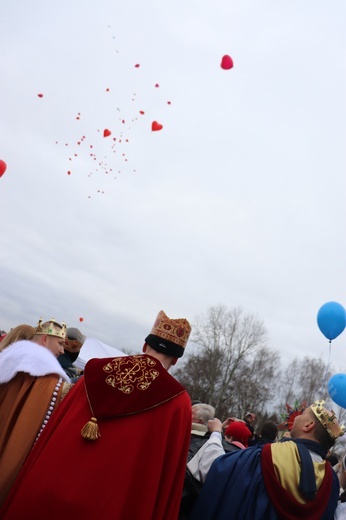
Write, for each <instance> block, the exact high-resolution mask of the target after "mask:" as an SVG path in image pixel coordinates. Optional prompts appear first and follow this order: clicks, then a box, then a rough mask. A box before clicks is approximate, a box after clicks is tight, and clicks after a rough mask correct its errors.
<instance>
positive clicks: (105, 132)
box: [103, 128, 112, 137]
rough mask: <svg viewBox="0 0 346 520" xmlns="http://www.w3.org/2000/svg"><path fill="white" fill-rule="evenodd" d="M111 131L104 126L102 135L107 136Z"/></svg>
mask: <svg viewBox="0 0 346 520" xmlns="http://www.w3.org/2000/svg"><path fill="white" fill-rule="evenodd" d="M111 133H112V132H111V131H110V130H108V128H106V129H105V130H103V137H109V136H110V135H111Z"/></svg>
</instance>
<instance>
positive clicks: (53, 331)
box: [35, 318, 66, 339]
mask: <svg viewBox="0 0 346 520" xmlns="http://www.w3.org/2000/svg"><path fill="white" fill-rule="evenodd" d="M35 334H39V335H43V334H46V335H47V336H57V337H58V338H62V339H65V338H66V323H65V322H64V321H63V322H62V323H61V325H60V323H58V322H57V321H55V319H54V318H52V319H51V320H49V321H46V322H45V323H42V318H40V319H39V322H38V324H37V327H36V331H35Z"/></svg>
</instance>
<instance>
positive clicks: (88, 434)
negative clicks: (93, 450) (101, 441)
mask: <svg viewBox="0 0 346 520" xmlns="http://www.w3.org/2000/svg"><path fill="white" fill-rule="evenodd" d="M81 434H82V437H83V439H87V440H88V441H96V439H98V438H99V437H101V434H100V430H99V426H98V424H97V419H96V417H92V418H91V419H90V421H88V422H87V423H86V424H85V425H84V426H83V428H82V429H81Z"/></svg>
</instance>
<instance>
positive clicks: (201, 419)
mask: <svg viewBox="0 0 346 520" xmlns="http://www.w3.org/2000/svg"><path fill="white" fill-rule="evenodd" d="M191 412H192V422H193V423H198V424H204V425H205V426H207V425H208V421H209V419H213V417H214V416H215V408H214V406H211V405H210V404H205V403H198V404H193V405H192V406H191Z"/></svg>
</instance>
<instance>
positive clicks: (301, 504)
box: [191, 401, 345, 520]
mask: <svg viewBox="0 0 346 520" xmlns="http://www.w3.org/2000/svg"><path fill="white" fill-rule="evenodd" d="M323 404H324V401H316V402H315V403H313V404H312V405H311V406H310V407H308V408H306V409H305V410H304V412H303V413H302V414H301V415H298V416H297V417H296V418H295V420H294V423H293V427H292V430H291V439H284V441H282V442H278V443H273V444H266V445H264V446H255V447H252V448H249V449H247V450H240V451H239V452H230V453H227V454H225V455H222V456H221V457H219V458H217V459H216V460H215V461H214V463H213V464H212V465H211V468H210V470H209V472H208V475H207V479H206V481H205V484H204V486H203V489H202V492H201V494H200V495H199V498H198V500H197V503H196V506H195V508H194V510H193V512H192V515H191V520H197V519H198V520H200V519H202V518H203V520H226V519H227V520H277V519H280V520H296V519H299V518H304V520H333V518H334V512H335V509H336V506H337V503H338V496H339V482H338V478H337V476H336V474H335V472H334V471H333V469H332V467H331V465H330V464H329V462H328V461H326V456H327V453H328V451H329V449H330V448H331V447H332V446H333V445H334V442H335V440H336V439H337V438H338V437H340V436H341V435H343V433H344V430H345V428H344V426H340V424H339V423H338V421H337V418H336V416H335V413H334V412H333V411H331V412H330V411H328V410H327V409H326V408H324V407H323Z"/></svg>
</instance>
